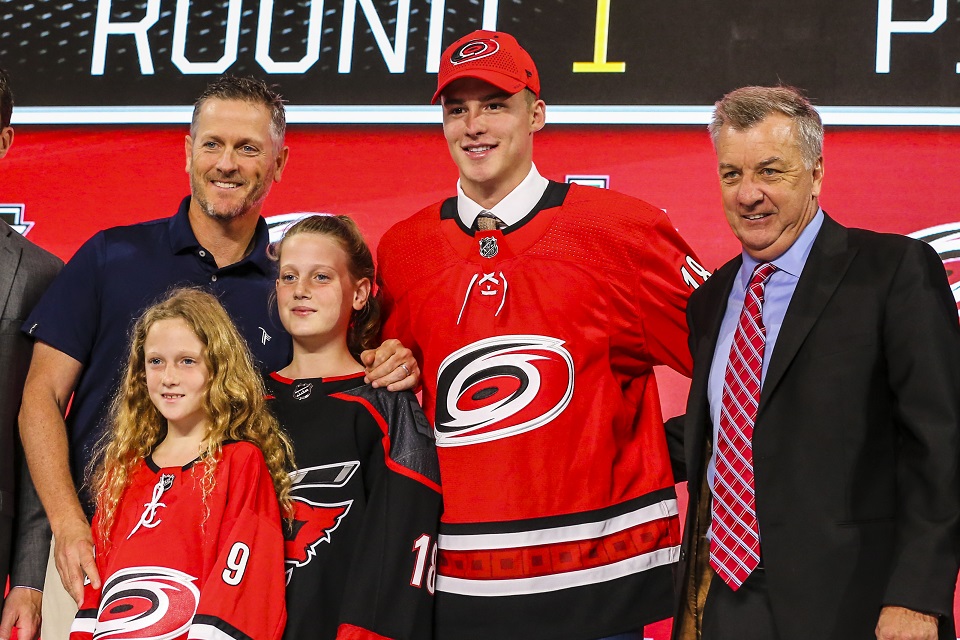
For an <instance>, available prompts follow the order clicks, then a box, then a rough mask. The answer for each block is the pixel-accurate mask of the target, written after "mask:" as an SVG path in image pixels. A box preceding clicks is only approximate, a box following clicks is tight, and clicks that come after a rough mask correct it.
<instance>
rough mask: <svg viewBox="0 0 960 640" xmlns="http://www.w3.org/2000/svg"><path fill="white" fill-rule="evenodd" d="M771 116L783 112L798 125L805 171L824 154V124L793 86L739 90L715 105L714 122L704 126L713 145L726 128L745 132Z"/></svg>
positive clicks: (798, 136) (798, 142)
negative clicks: (721, 131)
mask: <svg viewBox="0 0 960 640" xmlns="http://www.w3.org/2000/svg"><path fill="white" fill-rule="evenodd" d="M772 113H782V114H783V115H785V116H787V117H788V118H790V119H792V120H793V121H794V122H795V123H796V125H797V144H798V145H799V147H800V155H801V156H802V157H803V163H804V165H805V166H806V168H807V169H810V168H812V167H813V165H814V164H815V163H816V162H817V160H818V159H819V158H820V157H821V156H822V155H823V122H822V121H821V120H820V114H819V113H817V110H816V109H814V108H813V105H812V104H810V101H809V100H807V98H806V97H805V96H804V95H803V94H802V93H801V92H800V90H799V89H795V88H794V87H785V86H780V87H741V88H740V89H735V90H734V91H731V92H730V93H728V94H727V95H725V96H723V99H722V100H720V101H719V102H717V103H716V104H715V105H714V110H713V121H712V122H710V125H709V126H708V127H707V130H708V131H710V137H711V138H712V139H713V146H714V148H716V146H717V138H718V137H719V136H720V130H721V129H723V127H725V126H730V127H733V128H734V129H735V130H736V131H744V130H746V129H749V128H751V127H753V126H755V125H757V124H759V123H760V121H762V120H763V119H764V118H766V117H767V116H769V115H770V114H772Z"/></svg>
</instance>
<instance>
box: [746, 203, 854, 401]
mask: <svg viewBox="0 0 960 640" xmlns="http://www.w3.org/2000/svg"><path fill="white" fill-rule="evenodd" d="M855 255H856V249H851V248H849V247H848V245H847V230H846V229H845V228H844V227H842V226H841V225H839V224H838V223H836V222H834V221H833V219H832V218H830V217H829V216H827V215H826V214H824V219H823V226H822V227H821V228H820V233H819V234H817V239H816V240H815V241H814V243H813V247H812V248H811V249H810V255H809V257H807V262H806V264H805V265H804V267H803V274H801V276H800V281H799V282H798V283H797V288H796V290H795V291H794V292H793V298H791V300H790V306H789V307H787V313H786V316H784V319H783V326H782V327H781V328H780V335H779V336H778V337H777V344H776V346H775V347H774V351H773V356H772V357H771V358H770V367H769V368H768V369H767V376H766V378H765V379H764V381H763V389H762V391H761V392H760V406H759V408H758V415H759V413H760V412H762V411H763V409H764V406H765V405H766V404H767V401H768V400H769V398H770V395H771V394H772V393H773V392H774V391H775V390H776V388H777V385H778V384H779V383H780V380H781V379H782V378H783V374H784V373H785V372H786V370H787V367H789V366H790V363H791V362H792V361H793V359H794V357H795V356H796V355H797V352H798V351H799V350H800V346H801V345H802V344H803V342H804V340H806V338H807V334H808V333H810V329H812V328H813V325H814V324H815V323H816V321H817V319H818V318H819V317H820V314H821V313H823V309H824V307H825V306H826V305H827V302H828V301H829V300H830V298H831V297H832V296H833V294H834V292H835V291H836V289H837V286H839V284H840V281H841V280H842V279H843V276H844V274H845V273H846V272H847V269H848V268H849V266H850V262H851V261H852V260H853V257H854V256H855Z"/></svg>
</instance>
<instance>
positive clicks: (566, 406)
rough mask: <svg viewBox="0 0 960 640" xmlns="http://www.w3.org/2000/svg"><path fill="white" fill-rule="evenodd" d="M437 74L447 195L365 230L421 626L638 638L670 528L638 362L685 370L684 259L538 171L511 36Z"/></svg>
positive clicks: (656, 589)
mask: <svg viewBox="0 0 960 640" xmlns="http://www.w3.org/2000/svg"><path fill="white" fill-rule="evenodd" d="M438 80H439V82H438V87H437V92H436V94H435V95H434V97H433V102H434V103H437V102H439V103H440V104H441V106H442V109H443V131H444V136H445V137H446V140H447V144H448V146H449V149H450V154H451V156H452V158H453V160H454V162H455V163H456V165H457V168H458V169H459V173H460V180H459V182H458V184H457V195H456V196H455V197H451V198H449V199H447V200H444V201H442V202H438V203H436V204H434V205H432V206H430V207H427V208H426V209H424V210H422V211H420V212H419V213H417V214H416V215H414V216H413V217H411V218H409V219H408V220H405V221H403V222H400V223H399V224H397V225H395V226H394V227H393V228H392V229H390V230H389V231H388V232H387V234H386V235H385V236H384V237H383V239H382V241H381V243H380V247H379V259H380V262H379V264H380V269H381V274H382V278H383V285H384V286H383V290H384V294H385V310H386V314H387V318H386V323H385V326H384V335H385V336H386V337H391V338H394V337H395V338H399V339H400V341H401V342H402V343H403V344H404V345H406V346H407V347H409V348H411V349H412V350H413V352H414V354H415V355H416V356H417V359H418V360H419V363H420V368H421V370H422V372H423V377H422V381H423V404H424V408H425V409H426V411H427V414H428V416H429V417H430V418H431V420H432V421H433V423H434V427H435V434H436V438H437V446H438V447H439V457H440V467H441V476H442V478H443V483H444V484H443V494H444V496H443V497H444V515H443V521H442V525H441V532H440V533H441V535H440V540H439V553H438V558H437V584H436V588H437V592H436V593H437V600H436V608H437V618H436V621H437V630H436V631H437V637H438V638H441V639H446V638H456V639H457V640H471V639H473V638H478V639H479V638H483V639H488V638H524V639H526V640H529V639H536V638H544V639H548V638H549V639H551V640H557V639H570V640H595V639H597V638H604V637H611V636H615V637H624V638H641V637H642V629H643V626H644V625H645V624H647V623H649V622H653V621H655V620H659V619H662V618H665V617H667V616H669V615H670V613H671V606H672V600H673V590H672V586H671V585H672V569H673V565H674V563H675V562H676V561H677V558H678V556H679V542H680V525H679V520H678V518H677V504H676V494H675V492H674V481H673V476H672V474H671V470H670V463H669V457H668V455H667V444H666V439H665V436H664V431H663V422H662V417H661V415H660V405H659V398H658V395H657V388H656V380H655V378H654V375H653V366H654V365H657V364H666V365H669V366H670V367H672V368H674V369H676V370H677V371H680V372H681V373H684V374H687V375H688V374H689V371H690V355H689V353H688V349H687V332H686V322H685V318H684V310H685V307H686V300H687V296H688V295H689V294H690V292H691V291H692V289H694V288H695V287H696V286H698V284H699V283H700V282H702V277H703V276H704V275H705V273H706V272H705V271H704V270H703V268H702V267H700V266H699V265H698V264H697V261H696V258H695V257H694V256H693V253H692V252H691V250H690V248H689V247H688V246H687V244H686V243H685V242H684V241H683V240H682V239H681V238H680V236H679V235H678V234H677V232H676V230H675V229H674V227H673V225H672V224H671V223H670V221H669V220H668V219H667V217H666V215H664V213H663V211H661V210H660V209H657V208H655V207H653V206H651V205H649V204H647V203H645V202H642V201H640V200H637V199H634V198H631V197H629V196H625V195H622V194H618V193H615V192H612V191H607V190H604V189H596V188H591V187H583V186H579V185H571V184H565V183H559V182H553V181H550V180H548V179H546V178H544V177H543V176H541V175H540V173H539V172H538V171H537V168H536V166H535V165H534V164H533V138H534V134H535V133H536V132H537V131H539V130H540V129H541V128H543V126H544V122H545V109H546V107H545V104H544V102H543V100H541V99H540V79H539V75H538V73H537V69H536V66H535V65H534V62H533V60H532V59H531V58H530V55H529V54H528V53H527V52H526V51H524V49H523V48H522V47H520V45H519V44H518V43H517V41H516V40H515V39H514V38H513V37H512V36H510V35H508V34H505V33H499V32H489V31H477V32H474V33H471V34H469V35H468V36H466V37H464V38H461V39H460V40H459V41H457V42H456V43H454V44H453V45H452V46H451V47H450V48H448V49H447V50H446V51H445V53H444V54H443V57H442V59H441V64H440V73H439V79H438ZM367 355H368V356H369V357H368V358H367V359H366V360H365V361H366V362H367V364H368V365H369V364H371V363H373V362H374V360H373V355H372V354H367ZM616 634H626V635H622V636H621V635H616Z"/></svg>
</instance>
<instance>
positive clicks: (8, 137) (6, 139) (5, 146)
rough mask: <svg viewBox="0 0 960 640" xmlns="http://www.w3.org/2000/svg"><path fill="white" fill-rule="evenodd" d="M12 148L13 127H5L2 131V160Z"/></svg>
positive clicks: (0, 140) (0, 144)
mask: <svg viewBox="0 0 960 640" xmlns="http://www.w3.org/2000/svg"><path fill="white" fill-rule="evenodd" d="M11 146H13V127H4V128H3V129H0V158H3V156H5V155H7V151H9V150H10V147H11Z"/></svg>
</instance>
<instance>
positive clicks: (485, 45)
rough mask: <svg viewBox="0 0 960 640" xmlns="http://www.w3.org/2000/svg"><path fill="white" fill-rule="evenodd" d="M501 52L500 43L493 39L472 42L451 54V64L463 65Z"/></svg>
mask: <svg viewBox="0 0 960 640" xmlns="http://www.w3.org/2000/svg"><path fill="white" fill-rule="evenodd" d="M499 50H500V43H499V42H497V41H496V40H494V39H493V38H482V39H479V40H471V41H470V42H468V43H466V44H464V45H463V46H461V47H460V48H458V49H456V50H455V51H454V52H453V53H451V54H450V64H463V63H464V62H470V61H471V60H479V59H480V58H486V57H487V56H492V55H493V54H495V53H496V52H497V51H499Z"/></svg>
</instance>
